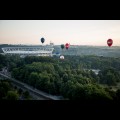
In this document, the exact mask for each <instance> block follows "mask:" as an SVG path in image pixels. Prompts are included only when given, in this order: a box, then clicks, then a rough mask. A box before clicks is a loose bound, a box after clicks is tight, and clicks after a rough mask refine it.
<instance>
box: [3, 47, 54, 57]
mask: <svg viewBox="0 0 120 120" xmlns="http://www.w3.org/2000/svg"><path fill="white" fill-rule="evenodd" d="M53 50H54V48H53V47H52V46H51V45H49V46H48V45H47V46H20V47H4V48H2V51H3V52H4V54H11V55H20V56H21V57H24V56H53V54H52V52H53Z"/></svg>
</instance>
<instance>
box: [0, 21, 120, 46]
mask: <svg viewBox="0 0 120 120" xmlns="http://www.w3.org/2000/svg"><path fill="white" fill-rule="evenodd" d="M42 37H44V38H45V43H44V44H49V43H50V41H52V42H53V43H54V44H55V45H60V44H65V43H67V42H68V43H70V44H73V45H97V46H98V45H100V46H101V45H102V46H106V44H107V42H106V41H107V40H108V39H109V38H111V39H113V41H114V42H113V45H114V46H120V20H0V44H36V45H40V44H42V43H41V42H40V38H42Z"/></svg>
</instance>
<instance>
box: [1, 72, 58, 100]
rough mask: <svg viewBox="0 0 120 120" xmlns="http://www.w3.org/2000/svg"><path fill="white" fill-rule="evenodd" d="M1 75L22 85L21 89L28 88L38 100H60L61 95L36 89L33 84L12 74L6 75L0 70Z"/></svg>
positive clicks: (17, 84) (19, 85)
mask: <svg viewBox="0 0 120 120" xmlns="http://www.w3.org/2000/svg"><path fill="white" fill-rule="evenodd" d="M0 75H1V76H3V77H5V78H8V79H9V80H10V81H11V82H12V83H13V84H15V85H16V86H18V87H20V88H21V89H25V90H27V91H28V92H29V93H30V95H31V96H32V97H33V98H34V99H36V100H60V98H59V96H53V95H50V94H47V93H45V92H43V91H40V90H37V89H34V88H32V87H31V86H29V85H27V84H25V83H23V82H20V81H18V80H16V79H14V78H11V77H10V76H8V75H5V74H3V73H1V72H0Z"/></svg>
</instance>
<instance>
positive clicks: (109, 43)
mask: <svg viewBox="0 0 120 120" xmlns="http://www.w3.org/2000/svg"><path fill="white" fill-rule="evenodd" d="M107 44H108V46H109V47H111V46H112V44H113V40H112V39H108V40H107Z"/></svg>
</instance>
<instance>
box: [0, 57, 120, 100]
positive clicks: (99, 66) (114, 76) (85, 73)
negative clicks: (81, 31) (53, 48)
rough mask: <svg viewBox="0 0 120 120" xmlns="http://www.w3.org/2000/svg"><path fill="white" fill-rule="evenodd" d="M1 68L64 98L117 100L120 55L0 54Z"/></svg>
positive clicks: (13, 75) (119, 94)
mask: <svg viewBox="0 0 120 120" xmlns="http://www.w3.org/2000/svg"><path fill="white" fill-rule="evenodd" d="M4 67H7V68H8V70H9V72H10V73H11V75H12V77H14V78H15V79H17V80H19V81H22V82H24V83H27V84H29V85H31V86H33V87H34V88H36V89H39V90H42V91H45V92H47V93H49V94H52V95H61V96H63V97H64V99H65V100H100V101H102V100H103V101H106V100H120V89H119V88H120V86H119V83H120V58H119V57H118V58H115V57H103V56H95V55H81V56H69V55H68V56H67V55H65V59H64V60H62V59H59V57H57V56H54V57H40V56H39V57H38V56H27V57H25V58H21V57H20V56H18V55H12V56H11V55H0V70H2V68H4ZM93 69H94V70H99V72H98V74H96V73H95V72H94V71H92V70H93Z"/></svg>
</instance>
